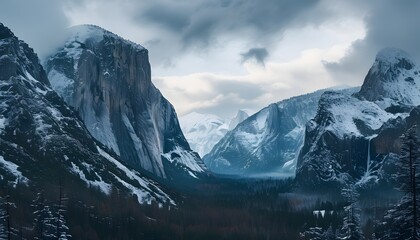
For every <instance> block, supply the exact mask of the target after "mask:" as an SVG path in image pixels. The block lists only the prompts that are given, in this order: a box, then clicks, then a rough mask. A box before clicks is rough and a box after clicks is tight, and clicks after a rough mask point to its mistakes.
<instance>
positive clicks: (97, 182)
mask: <svg viewBox="0 0 420 240" xmlns="http://www.w3.org/2000/svg"><path fill="white" fill-rule="evenodd" d="M0 176H1V177H0V181H1V182H2V184H4V186H6V185H8V184H12V185H13V186H16V185H17V184H18V183H21V184H26V185H28V186H31V187H40V186H43V184H48V185H56V186H58V184H59V179H62V178H66V179H71V182H72V183H76V184H78V186H82V187H83V186H84V188H81V189H80V191H85V192H88V191H89V190H88V187H90V188H95V189H97V190H99V191H101V192H102V193H104V194H107V195H108V194H110V193H111V192H112V189H118V190H121V191H122V192H126V193H129V194H132V195H134V196H136V197H137V199H138V201H139V202H140V203H150V202H152V201H157V202H159V203H170V204H174V202H173V200H172V199H171V198H170V197H169V196H168V195H167V194H166V193H165V192H164V191H162V190H161V188H160V187H159V185H158V184H156V183H155V182H153V181H152V180H150V179H148V178H146V177H144V176H143V175H141V174H140V173H138V172H136V171H133V170H131V169H129V168H128V167H126V166H124V165H123V164H121V163H120V162H119V159H118V158H114V157H112V156H111V155H110V154H109V153H108V152H107V150H106V149H104V147H103V146H102V145H101V144H100V143H98V142H96V141H95V140H94V138H92V137H91V135H90V134H89V132H88V130H87V129H86V127H85V125H84V124H83V122H82V121H80V120H79V118H78V116H77V114H76V113H75V112H74V111H73V110H72V109H71V108H69V107H68V106H67V104H66V103H65V102H64V101H63V99H62V98H61V97H60V96H59V95H58V94H57V93H56V92H54V91H53V89H52V88H51V85H50V83H49V81H48V79H47V74H46V72H45V71H44V69H43V67H42V66H41V65H40V63H39V60H38V57H37V55H36V54H35V53H34V51H33V50H32V48H30V47H29V46H28V45H27V44H26V43H24V42H22V41H20V40H19V39H18V38H17V37H15V36H14V34H13V33H12V32H11V31H10V30H9V29H8V28H6V27H5V26H3V25H2V24H0ZM41 188H42V187H41Z"/></svg>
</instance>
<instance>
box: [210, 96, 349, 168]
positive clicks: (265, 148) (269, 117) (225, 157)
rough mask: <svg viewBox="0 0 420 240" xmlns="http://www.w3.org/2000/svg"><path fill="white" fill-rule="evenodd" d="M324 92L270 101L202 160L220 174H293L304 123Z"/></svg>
mask: <svg viewBox="0 0 420 240" xmlns="http://www.w3.org/2000/svg"><path fill="white" fill-rule="evenodd" d="M324 91H325V90H320V91H317V92H314V93H310V94H306V95H302V96H298V97H293V98H290V99H287V100H283V101H281V102H278V103H273V104H271V105H269V106H268V107H266V108H264V109H262V110H261V111H259V112H257V113H256V114H254V115H252V116H250V117H249V118H247V119H246V120H245V121H243V122H242V123H240V124H239V125H238V126H237V127H236V128H235V129H234V130H232V131H230V132H228V133H227V134H226V136H225V137H223V138H222V139H221V140H220V141H219V143H217V144H216V146H215V147H214V148H213V150H212V151H211V152H210V153H209V154H208V155H206V156H205V157H204V161H205V163H206V164H207V166H208V167H209V169H210V170H212V171H214V172H216V173H223V174H240V175H241V174H253V173H267V172H283V173H285V174H288V175H293V173H294V169H295V164H296V163H295V160H296V157H297V154H298V152H299V150H300V148H301V146H302V144H303V139H304V127H305V124H306V122H307V121H309V120H310V119H311V118H313V117H314V116H315V113H316V110H317V107H318V100H319V98H320V96H321V94H322V93H323V92H324ZM349 91H353V90H349Z"/></svg>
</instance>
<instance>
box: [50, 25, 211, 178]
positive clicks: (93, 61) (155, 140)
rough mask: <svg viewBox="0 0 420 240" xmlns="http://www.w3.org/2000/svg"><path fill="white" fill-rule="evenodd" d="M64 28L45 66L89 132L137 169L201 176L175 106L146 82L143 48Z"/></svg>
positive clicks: (89, 29) (88, 29) (93, 29)
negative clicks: (65, 33)
mask: <svg viewBox="0 0 420 240" xmlns="http://www.w3.org/2000/svg"><path fill="white" fill-rule="evenodd" d="M69 32H70V33H69V37H68V40H67V41H66V43H65V44H64V46H63V47H62V48H61V49H60V50H59V51H57V53H55V54H54V55H53V56H51V57H50V58H49V59H48V60H47V61H46V69H47V72H48V77H49V79H50V81H51V85H52V87H53V89H54V90H56V91H57V92H58V93H59V94H60V95H61V96H62V97H63V98H64V100H65V101H66V102H67V103H68V104H69V105H70V106H72V107H74V108H75V109H76V110H77V111H78V113H79V115H80V117H81V118H82V119H83V121H84V123H85V124H86V127H87V128H88V130H89V132H90V133H91V134H92V135H93V136H94V137H95V138H96V139H97V140H99V141H100V142H102V143H103V144H104V145H106V146H107V147H108V148H110V149H112V150H113V151H114V152H115V153H116V154H117V155H119V156H120V157H121V159H122V160H123V161H124V162H126V163H127V164H129V165H130V166H132V167H134V168H136V169H139V170H140V169H145V170H147V171H149V172H151V173H153V174H155V175H156V176H158V177H161V178H170V179H174V178H178V177H180V176H181V175H182V176H193V177H197V176H198V175H201V174H203V173H204V172H205V166H204V164H203V163H202V161H201V159H200V157H199V156H198V154H196V153H195V152H193V151H192V150H191V149H190V147H189V145H188V143H187V141H186V140H185V138H184V135H183V133H182V131H181V129H180V127H179V124H178V119H177V115H176V113H175V110H174V108H173V107H172V105H171V104H170V103H169V102H168V101H167V100H166V99H165V98H164V97H163V96H162V94H161V93H160V92H159V90H158V89H156V87H155V86H154V85H153V83H152V82H151V72H150V64H149V60H148V51H147V50H146V49H145V48H143V47H142V46H140V45H138V44H135V43H132V42H130V41H127V40H124V39H122V38H121V37H119V36H117V35H115V34H113V33H111V32H108V31H106V30H104V29H102V28H99V27H97V26H92V25H82V26H76V27H72V28H71V29H70V30H69ZM168 174H169V176H168Z"/></svg>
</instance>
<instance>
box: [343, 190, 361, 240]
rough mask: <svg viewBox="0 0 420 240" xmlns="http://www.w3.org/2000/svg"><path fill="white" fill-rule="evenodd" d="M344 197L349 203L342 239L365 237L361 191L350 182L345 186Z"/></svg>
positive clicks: (356, 239) (346, 207)
mask: <svg viewBox="0 0 420 240" xmlns="http://www.w3.org/2000/svg"><path fill="white" fill-rule="evenodd" d="M341 194H342V195H343V197H344V198H345V199H346V202H347V205H346V206H345V207H344V212H345V216H344V220H343V226H342V228H341V236H340V239H343V240H344V239H346V240H360V239H364V237H363V234H362V230H361V228H360V215H361V210H360V206H359V201H358V199H359V193H358V192H357V190H356V188H355V186H354V185H352V184H349V185H347V187H345V188H343V190H342V193H341Z"/></svg>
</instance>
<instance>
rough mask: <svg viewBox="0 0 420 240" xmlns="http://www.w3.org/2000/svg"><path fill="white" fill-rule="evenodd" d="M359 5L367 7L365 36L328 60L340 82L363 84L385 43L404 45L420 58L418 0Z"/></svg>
mask: <svg viewBox="0 0 420 240" xmlns="http://www.w3.org/2000/svg"><path fill="white" fill-rule="evenodd" d="M360 7H366V8H367V9H368V11H367V12H368V14H367V16H366V18H365V26H366V30H367V32H366V36H365V38H363V39H361V40H357V41H355V42H354V43H353V44H352V46H351V47H350V49H348V53H347V54H346V56H344V57H343V58H342V59H341V60H340V61H338V62H332V63H331V62H327V63H325V66H326V67H327V69H328V70H329V71H330V72H331V73H332V74H333V76H334V77H335V79H337V81H338V82H340V83H353V84H354V83H356V84H361V81H362V80H363V78H364V75H366V73H367V71H368V69H369V68H370V66H371V65H372V63H373V61H374V59H375V55H376V53H377V52H378V51H379V50H381V49H382V48H385V47H396V48H401V49H403V50H404V51H406V52H408V53H409V54H410V55H411V56H412V57H413V58H414V59H416V60H417V62H418V60H420V44H419V42H420V31H419V29H420V22H419V20H418V16H419V12H420V2H419V1H415V0H407V1H391V0H385V1H378V0H375V1H365V2H364V3H362V4H360Z"/></svg>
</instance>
